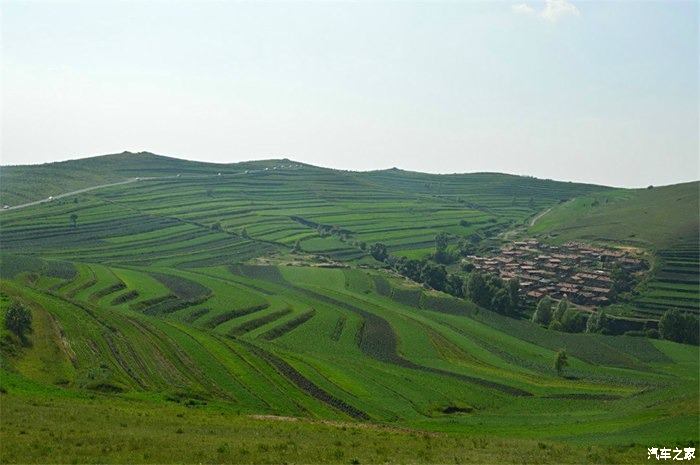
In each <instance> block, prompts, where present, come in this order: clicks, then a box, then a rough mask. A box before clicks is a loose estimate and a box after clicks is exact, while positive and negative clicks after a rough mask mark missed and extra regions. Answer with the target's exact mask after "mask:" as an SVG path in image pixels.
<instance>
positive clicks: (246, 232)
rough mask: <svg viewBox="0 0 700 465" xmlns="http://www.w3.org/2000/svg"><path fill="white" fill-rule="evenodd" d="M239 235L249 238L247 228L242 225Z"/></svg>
mask: <svg viewBox="0 0 700 465" xmlns="http://www.w3.org/2000/svg"><path fill="white" fill-rule="evenodd" d="M241 237H245V238H246V239H248V238H250V236H249V235H248V230H247V229H246V228H245V226H244V227H242V228H241Z"/></svg>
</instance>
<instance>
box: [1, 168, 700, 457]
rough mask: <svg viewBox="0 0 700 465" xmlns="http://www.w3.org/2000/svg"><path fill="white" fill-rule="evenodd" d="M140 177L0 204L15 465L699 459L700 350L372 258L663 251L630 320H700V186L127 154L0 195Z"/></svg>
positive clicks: (17, 180)
mask: <svg viewBox="0 0 700 465" xmlns="http://www.w3.org/2000/svg"><path fill="white" fill-rule="evenodd" d="M86 173H87V174H86ZM84 174H85V175H84ZM136 177H138V178H141V179H140V180H138V181H133V182H129V183H126V184H120V185H112V186H105V187H102V188H99V189H94V190H89V191H84V192H80V193H77V194H75V195H70V196H65V197H61V198H56V199H54V200H52V201H47V202H44V203H40V204H36V205H31V206H27V207H26V208H17V209H6V210H4V211H2V212H1V213H0V251H1V252H0V275H1V280H0V316H2V317H3V319H4V316H5V314H6V313H7V312H8V311H9V308H10V306H11V303H12V302H13V301H18V302H22V303H23V304H24V305H25V306H26V307H27V308H28V309H29V310H30V311H31V315H32V331H31V333H29V334H28V336H27V340H26V341H21V340H20V339H19V338H18V337H16V336H15V335H13V334H11V333H10V332H9V331H8V330H7V329H6V328H4V327H3V328H2V329H1V330H0V331H2V332H1V333H0V336H1V341H0V344H1V345H0V354H1V356H2V366H1V368H0V375H1V376H0V402H1V407H2V411H1V415H2V418H1V419H0V461H1V462H2V463H47V462H51V463H205V462H206V463H232V462H235V463H352V464H357V463H640V462H645V461H646V460H647V447H654V446H658V447H671V448H673V447H676V446H678V447H697V445H698V442H699V439H700V431H699V425H698V412H699V409H700V404H699V394H698V391H699V389H698V387H699V386H700V385H699V383H700V380H699V376H700V374H699V371H700V356H699V353H698V348H697V346H692V345H685V344H678V343H675V342H670V341H667V340H658V339H650V338H641V337H631V336H608V335H603V334H588V333H585V334H584V333H566V332H559V331H552V330H548V329H545V328H543V327H540V326H539V325H536V324H533V323H531V322H530V321H529V320H525V319H516V318H511V317H507V316H503V315H500V314H498V313H494V312H492V311H490V310H487V309H484V308H480V307H478V306H477V305H476V304H474V303H472V302H471V301H469V300H466V299H460V298H456V297H452V296H450V295H448V294H445V293H442V292H438V291H435V290H432V289H428V288H427V287H426V286H421V285H419V284H417V283H413V282H411V281H409V280H407V279H405V278H403V277H400V276H398V275H397V274H396V273H394V272H392V271H391V270H388V269H387V268H386V266H385V265H384V264H383V263H381V262H379V261H377V260H375V259H374V258H372V256H371V255H370V254H368V252H367V248H366V247H364V246H363V245H362V244H365V245H371V244H374V243H377V242H381V243H384V244H386V246H387V248H388V251H389V253H391V254H392V255H395V256H404V257H411V258H424V257H427V256H429V255H430V254H431V253H432V252H433V251H434V244H435V236H436V235H437V234H438V233H441V232H445V233H448V234H449V238H450V243H451V244H454V243H456V242H458V241H459V239H460V238H462V237H464V238H467V237H470V236H473V235H478V236H479V237H481V238H483V240H484V241H497V240H499V239H498V238H499V237H503V235H507V234H508V232H509V231H520V233H522V232H523V231H524V230H528V229H529V234H537V235H541V236H542V237H547V239H548V240H552V241H555V242H556V241H562V240H568V239H586V240H590V241H593V242H597V241H607V242H610V241H614V242H615V243H617V244H621V245H628V246H635V247H638V248H643V249H644V250H646V251H647V253H648V254H650V256H653V257H654V268H653V270H652V273H651V275H650V278H649V279H648V280H647V281H646V282H644V283H643V286H644V291H643V292H642V293H641V294H640V295H639V296H638V297H636V299H637V300H636V301H635V303H634V305H635V306H636V307H635V308H636V311H638V312H640V313H641V314H646V315H651V316H652V317H655V318H658V316H659V315H660V313H661V312H663V311H665V309H666V308H668V307H674V308H681V309H687V310H690V311H692V312H696V313H697V312H698V266H697V265H698V246H697V243H696V242H693V240H695V239H697V232H698V221H697V211H698V209H697V189H698V185H697V183H693V184H687V185H678V186H671V187H664V188H655V189H651V190H643V191H627V190H619V189H611V188H607V187H604V186H594V185H585V184H576V183H568V182H556V181H551V180H540V179H536V178H529V177H518V176H510V175H502V174H495V173H478V174H456V175H431V174H423V173H413V172H406V171H401V170H386V171H377V172H366V173H362V172H344V171H337V170H331V169H323V168H318V167H313V166H309V165H303V164H299V163H296V162H292V161H289V160H267V161H263V162H249V163H241V164H231V165H214V164H207V163H194V162H188V161H185V160H175V159H170V158H165V157H158V156H155V155H151V154H120V155H115V156H106V157H97V158H93V159H88V160H84V161H73V162H66V163H57V164H52V165H42V166H39V167H3V168H2V169H0V181H1V183H0V186H2V187H1V188H0V195H2V203H3V204H8V205H18V204H21V203H23V202H28V201H35V200H40V199H43V198H45V197H47V196H48V195H57V194H60V193H62V192H67V191H71V190H81V189H85V188H89V187H91V186H95V185H99V184H109V183H111V182H117V181H123V180H128V179H133V178H136ZM27 180H31V181H27ZM25 181H27V182H25ZM595 199H598V205H599V206H596V207H592V206H590V203H591V202H592V201H593V200H595ZM594 208H595V209H596V210H595V211H593V209H594ZM549 209H551V210H549ZM645 209H646V211H647V213H644V211H645ZM544 211H549V212H548V213H547V214H545V215H543V216H542V217H540V218H539V220H538V221H536V222H535V224H534V226H530V223H531V220H532V219H533V218H535V217H536V216H537V215H538V214H540V213H542V212H544ZM660 211H666V212H667V213H668V215H669V216H668V217H665V218H667V221H665V222H660V221H659V217H658V216H653V215H658V214H659V213H658V212H660ZM688 212H691V214H688ZM693 212H694V213H693ZM623 213H624V214H626V215H628V216H623ZM645 214H646V215H648V216H649V219H648V220H645V217H644V216H643V215H645ZM71 215H75V216H74V217H71ZM640 215H642V216H640ZM652 216H653V218H652ZM610 218H614V221H613V220H611V219H610ZM614 222H621V223H624V226H625V232H624V233H622V232H620V231H621V228H619V227H616V226H615V224H614ZM626 231H629V232H626ZM631 234H634V236H631ZM560 349H565V350H566V352H567V355H568V361H569V365H568V367H566V368H565V370H564V372H563V373H562V374H559V373H558V372H557V370H555V368H554V360H555V358H556V356H557V352H558V351H559V350H560Z"/></svg>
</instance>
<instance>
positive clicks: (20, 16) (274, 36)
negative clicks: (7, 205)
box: [0, 0, 700, 187]
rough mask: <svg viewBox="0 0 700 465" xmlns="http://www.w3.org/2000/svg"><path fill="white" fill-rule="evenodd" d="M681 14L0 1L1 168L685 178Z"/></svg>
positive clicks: (688, 80) (485, 4) (656, 6)
mask: <svg viewBox="0 0 700 465" xmlns="http://www.w3.org/2000/svg"><path fill="white" fill-rule="evenodd" d="M698 6H699V2H698V1H673V0H671V1H660V2H651V1H624V0H623V1H620V0H618V1H596V2H593V1H570V0H543V1H537V0H515V1H513V2H508V1H482V2H477V1H450V2H439V1H423V2H408V1H393V2H378V1H372V2H369V1H366V2H338V1H333V2H331V1H327V2H321V1H317V2H215V1H197V2H178V1H156V0H151V1H118V2H112V1H109V0H100V1H99V2H94V1H90V2H81V1H74V2H59V1H49V0H46V1H8V0H2V1H1V2H0V18H1V20H0V21H1V24H0V26H1V30H0V53H1V55H0V64H1V66H2V68H1V71H2V74H1V77H0V79H1V81H0V87H1V92H0V98H1V100H0V108H1V110H0V117H1V122H0V140H1V142H0V163H1V164H3V165H8V164H34V163H44V162H49V161H56V160H65V159H73V158H82V157H87V156H94V155H100V154H107V153H118V152H122V151H124V150H129V151H133V152H138V151H150V152H154V153H158V154H162V155H170V156H176V157H179V158H187V159H191V160H203V161H214V162H236V161H243V160H252V159H262V158H280V157H288V158H292V159H294V160H298V161H303V162H307V163H312V164H316V165H320V166H327V167H332V168H339V169H353V170H371V169H383V168H390V167H400V168H403V169H407V170H415V171H425V172H434V173H453V172H480V171H492V172H505V173H514V174H524V175H531V176H536V177H540V178H551V179H559V180H571V181H583V182H593V183H598V184H606V185H614V186H625V187H642V186H646V185H649V184H653V185H663V184H671V183H676V182H681V181H690V180H697V179H699V178H700V168H699V153H698V134H699V132H700V131H699V121H698V105H699V103H698V98H699V96H698V56H699V55H700V52H699V41H698Z"/></svg>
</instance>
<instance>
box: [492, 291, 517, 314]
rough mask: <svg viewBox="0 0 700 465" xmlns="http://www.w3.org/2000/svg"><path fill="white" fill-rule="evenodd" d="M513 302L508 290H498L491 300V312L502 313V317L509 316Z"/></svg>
mask: <svg viewBox="0 0 700 465" xmlns="http://www.w3.org/2000/svg"><path fill="white" fill-rule="evenodd" d="M511 308H512V302H511V300H510V296H509V295H508V291H507V290H506V289H503V288H501V289H498V290H497V291H496V293H495V294H494V296H493V298H492V299H491V310H493V311H494V312H497V313H500V314H501V315H507V314H509V313H510V312H511Z"/></svg>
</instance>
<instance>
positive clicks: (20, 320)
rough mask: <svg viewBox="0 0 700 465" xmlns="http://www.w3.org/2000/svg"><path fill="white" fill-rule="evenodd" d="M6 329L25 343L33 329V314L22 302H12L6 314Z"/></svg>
mask: <svg viewBox="0 0 700 465" xmlns="http://www.w3.org/2000/svg"><path fill="white" fill-rule="evenodd" d="M5 327H6V328H7V329H9V330H10V331H12V332H13V333H14V334H15V335H17V337H19V338H20V339H21V340H22V341H24V340H25V335H26V333H27V332H29V331H31V329H32V313H31V312H30V311H29V310H28V309H27V307H25V306H24V305H23V304H22V303H21V302H18V301H16V300H15V301H12V303H11V304H10V308H9V309H8V310H7V314H5Z"/></svg>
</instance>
